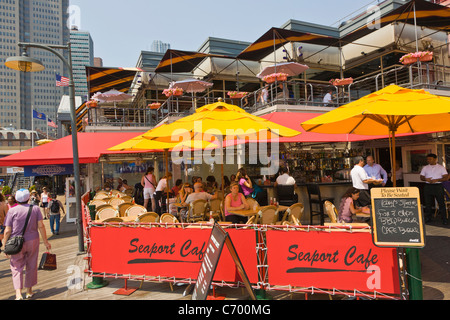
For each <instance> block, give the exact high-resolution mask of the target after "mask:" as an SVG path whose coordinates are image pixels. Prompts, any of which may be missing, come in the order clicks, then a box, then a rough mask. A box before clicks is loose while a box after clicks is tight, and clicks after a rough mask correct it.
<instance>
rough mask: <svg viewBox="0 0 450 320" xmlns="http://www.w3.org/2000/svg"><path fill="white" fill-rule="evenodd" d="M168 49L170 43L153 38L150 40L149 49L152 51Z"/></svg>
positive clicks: (163, 51) (161, 51)
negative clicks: (150, 46)
mask: <svg viewBox="0 0 450 320" xmlns="http://www.w3.org/2000/svg"><path fill="white" fill-rule="evenodd" d="M169 49H170V43H164V42H162V41H161V40H155V41H153V42H152V49H151V51H153V52H160V53H165V52H166V51H167V50H169Z"/></svg>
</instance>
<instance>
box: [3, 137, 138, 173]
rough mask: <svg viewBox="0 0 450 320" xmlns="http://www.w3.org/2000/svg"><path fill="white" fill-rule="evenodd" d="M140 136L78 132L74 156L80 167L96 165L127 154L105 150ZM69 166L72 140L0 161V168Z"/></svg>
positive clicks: (36, 148)
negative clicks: (108, 156) (105, 156)
mask: <svg viewBox="0 0 450 320" xmlns="http://www.w3.org/2000/svg"><path fill="white" fill-rule="evenodd" d="M142 134H144V132H141V133H139V132H79V133H78V156H79V159H80V164H84V163H97V162H98V161H99V158H100V157H101V155H102V154H117V153H130V152H127V151H108V149H109V148H111V147H114V146H115V145H118V144H119V143H122V142H125V141H127V140H130V139H132V138H134V137H137V136H139V135H142ZM71 163H73V150H72V136H67V137H64V138H62V139H59V140H56V141H53V142H50V143H47V144H44V145H42V146H39V147H35V148H32V149H29V150H26V151H23V152H20V153H17V154H13V155H11V156H8V157H5V158H2V159H0V167H9V166H15V167H24V166H37V165H50V164H71Z"/></svg>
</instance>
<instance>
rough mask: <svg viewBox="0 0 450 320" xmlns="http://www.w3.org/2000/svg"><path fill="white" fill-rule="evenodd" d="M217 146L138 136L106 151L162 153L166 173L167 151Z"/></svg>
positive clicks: (167, 167) (209, 143)
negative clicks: (150, 151)
mask: <svg viewBox="0 0 450 320" xmlns="http://www.w3.org/2000/svg"><path fill="white" fill-rule="evenodd" d="M215 147H217V145H215V144H214V143H211V142H209V141H203V140H191V141H187V142H186V141H181V142H164V141H158V140H157V139H148V138H145V137H143V136H142V135H139V136H137V137H134V138H132V139H130V140H128V141H125V142H123V143H121V144H118V145H116V146H114V147H111V148H109V149H108V151H135V152H139V151H144V150H145V152H149V150H152V151H153V152H164V159H165V163H166V173H167V172H168V169H169V157H168V154H167V153H168V151H170V150H174V149H176V150H180V149H184V148H188V149H190V150H197V149H200V150H204V149H208V148H215ZM167 210H169V191H167Z"/></svg>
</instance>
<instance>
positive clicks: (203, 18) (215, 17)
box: [69, 0, 378, 67]
mask: <svg viewBox="0 0 450 320" xmlns="http://www.w3.org/2000/svg"><path fill="white" fill-rule="evenodd" d="M377 2H378V1H376V0H375V1H371V0H340V1H336V0H321V1H320V0H270V1H269V0H226V1H214V0H191V1H186V0H171V1H170V0H169V1H167V0H165V1H164V0H163V1H154V0H128V1H123V0H109V1H108V0H95V1H93V0H70V5H71V6H73V7H71V10H70V12H69V21H71V23H75V24H78V26H79V29H80V30H83V31H89V32H90V34H91V37H92V39H93V41H94V55H95V56H96V57H100V58H102V59H103V65H104V66H106V67H135V66H136V63H137V61H138V58H139V55H140V52H141V51H142V50H150V48H151V44H152V42H153V41H154V40H161V41H162V42H165V43H170V45H171V49H177V50H186V51H197V50H198V49H199V48H200V46H201V45H202V44H203V43H204V42H205V41H206V40H207V39H208V37H217V38H224V39H230V40H237V41H245V42H254V41H256V40H257V39H258V38H259V37H260V36H262V35H263V34H264V33H265V32H266V31H268V30H269V29H270V28H271V27H281V25H283V24H284V23H285V22H287V21H288V20H289V19H295V20H301V21H305V22H310V23H316V24H321V25H326V26H334V27H337V26H339V24H340V22H343V21H346V20H348V19H350V18H351V17H354V16H355V15H356V14H357V13H360V12H364V11H365V10H367V9H368V8H369V6H370V5H372V4H376V3H377Z"/></svg>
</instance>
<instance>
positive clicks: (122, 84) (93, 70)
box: [86, 67, 142, 97]
mask: <svg viewBox="0 0 450 320" xmlns="http://www.w3.org/2000/svg"><path fill="white" fill-rule="evenodd" d="M139 71H142V70H141V69H138V68H103V67H86V75H87V82H88V83H87V85H88V88H89V97H92V95H93V94H94V93H97V92H106V91H109V90H112V89H115V90H118V91H121V92H128V90H129V89H130V87H131V84H132V83H133V80H134V77H135V76H136V73H137V72H139Z"/></svg>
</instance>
